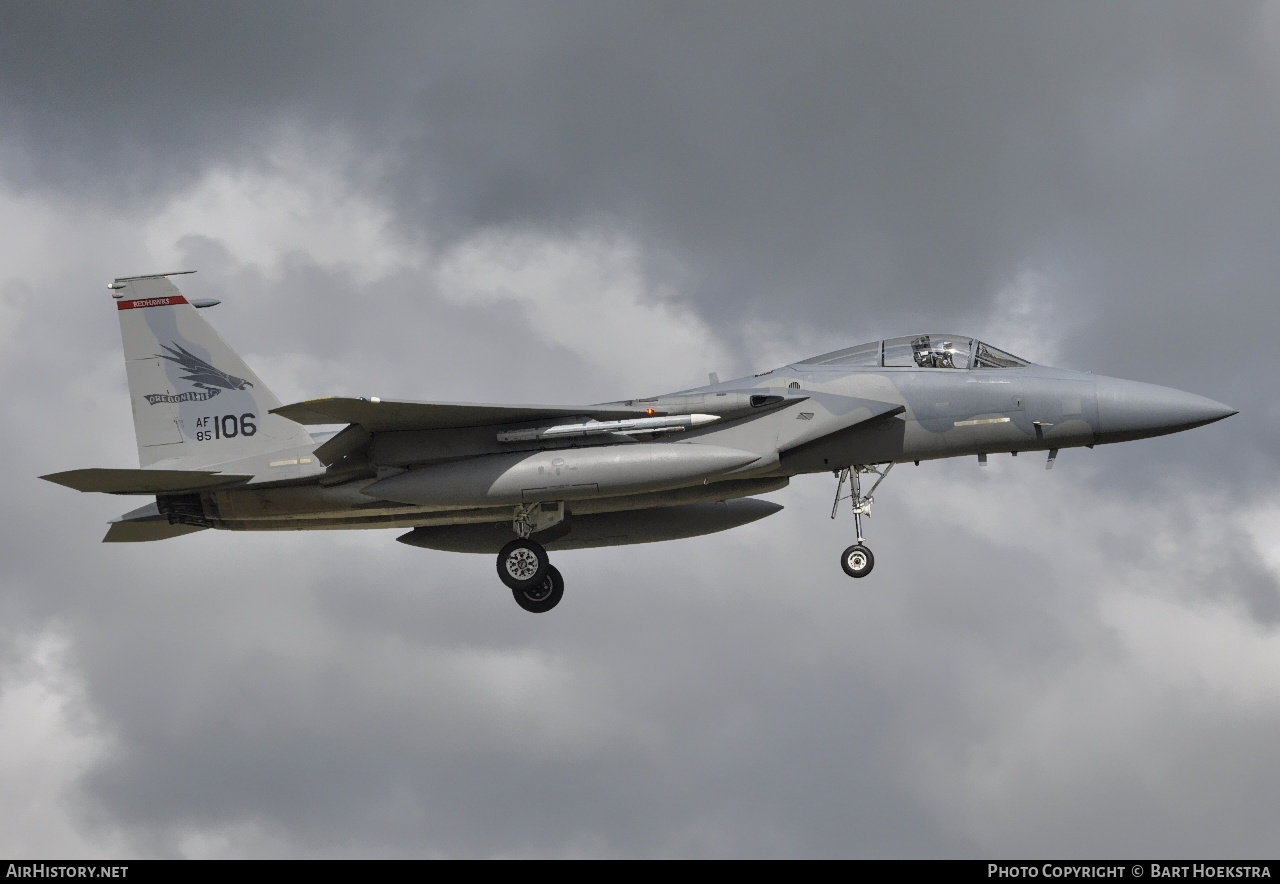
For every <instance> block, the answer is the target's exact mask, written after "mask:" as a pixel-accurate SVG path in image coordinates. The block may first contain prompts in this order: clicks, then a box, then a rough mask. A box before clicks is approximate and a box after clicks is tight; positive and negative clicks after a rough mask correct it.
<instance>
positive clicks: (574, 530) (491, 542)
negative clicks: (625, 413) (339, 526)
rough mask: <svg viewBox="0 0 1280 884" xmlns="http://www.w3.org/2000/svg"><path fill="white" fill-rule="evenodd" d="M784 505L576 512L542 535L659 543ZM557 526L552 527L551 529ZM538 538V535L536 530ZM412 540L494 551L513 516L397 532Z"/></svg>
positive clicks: (554, 544) (572, 540)
mask: <svg viewBox="0 0 1280 884" xmlns="http://www.w3.org/2000/svg"><path fill="white" fill-rule="evenodd" d="M781 510H782V506H781V505H780V504H776V503H773V502H772V501H769V500H757V499H755V498H752V497H747V498H741V499H738V500H727V501H724V502H722V503H690V504H684V505H683V506H664V507H658V508H654V509H642V510H625V511H623V512H617V513H593V514H590V515H581V516H580V515H576V514H575V515H573V516H571V517H569V518H568V519H566V521H565V523H563V524H564V525H565V527H566V528H567V530H565V531H563V532H560V531H557V532H556V533H555V534H554V535H553V536H550V537H547V538H545V539H544V540H540V542H542V543H543V546H544V547H545V548H546V549H548V550H550V551H552V552H555V551H556V550H562V549H594V548H596V547H601V546H622V545H624V544H632V543H656V542H658V541H663V540H679V539H681V538H684V537H699V536H701V535H703V534H714V533H716V532H717V531H727V530H729V529H730V528H737V527H739V526H740V525H746V524H749V523H751V522H755V521H758V520H760V519H763V518H765V517H766V516H772V515H773V514H774V513H776V512H780V511H781ZM553 530H554V529H553ZM534 537H535V539H536V538H538V535H536V534H535V535H534ZM396 540H399V541H400V542H401V543H407V544H408V545H409V546H420V547H423V548H425V549H442V550H447V551H448V552H465V553H485V554H487V555H493V554H494V553H496V552H497V551H498V550H500V549H502V547H503V546H505V545H506V544H508V543H510V542H511V522H510V520H508V521H505V522H494V523H489V524H478V525H439V526H433V527H424V528H415V529H413V530H412V531H410V532H409V533H408V534H402V535H400V536H399V537H397V538H396Z"/></svg>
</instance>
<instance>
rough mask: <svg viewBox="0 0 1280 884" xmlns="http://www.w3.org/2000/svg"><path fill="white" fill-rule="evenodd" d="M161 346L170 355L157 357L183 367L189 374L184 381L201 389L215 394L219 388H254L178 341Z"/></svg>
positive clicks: (160, 354)
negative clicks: (206, 360)
mask: <svg viewBox="0 0 1280 884" xmlns="http://www.w3.org/2000/svg"><path fill="white" fill-rule="evenodd" d="M160 346H161V348H163V349H164V350H166V351H168V353H169V355H168V356H166V355H164V354H163V353H157V354H156V356H158V357H159V358H161V359H167V360H169V361H170V362H175V363H177V364H178V365H180V366H182V368H183V370H184V371H186V372H188V373H187V374H185V375H183V376H182V379H183V380H184V381H190V382H191V383H192V384H194V385H195V386H197V387H200V388H201V389H204V390H209V391H210V392H214V391H216V390H217V389H219V388H220V389H223V390H243V389H244V388H245V387H252V386H253V384H252V383H250V382H249V381H246V380H245V379H244V378H238V377H236V376H235V375H233V374H227V373H226V372H225V371H222V370H221V369H219V368H215V367H214V366H212V365H210V364H209V363H208V362H205V361H204V360H203V359H201V358H200V357H199V356H197V355H196V354H194V353H192V352H191V351H190V350H187V349H186V348H185V347H183V346H182V345H181V344H179V343H177V342H176V341H175V342H174V343H173V346H171V347H166V346H165V345H164V344H161V345H160Z"/></svg>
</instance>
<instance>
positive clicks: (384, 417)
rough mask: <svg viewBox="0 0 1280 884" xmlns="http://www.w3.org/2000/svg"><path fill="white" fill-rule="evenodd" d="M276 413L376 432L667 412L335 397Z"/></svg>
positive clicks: (301, 420) (620, 417) (303, 421)
mask: <svg viewBox="0 0 1280 884" xmlns="http://www.w3.org/2000/svg"><path fill="white" fill-rule="evenodd" d="M272 413H273V414H278V415H281V416H282V417H287V418H288V419H289V420H291V421H294V422H296V423H299V424H305V425H307V426H315V425H318V424H358V425H360V426H362V427H364V428H365V429H366V430H368V431H369V432H371V433H385V432H388V431H391V430H454V429H461V428H463V427H488V426H499V425H502V424H518V423H525V422H530V421H540V420H563V419H566V418H572V417H586V418H594V419H595V420H623V419H625V418H642V417H653V416H654V415H655V414H657V415H661V414H663V413H664V412H661V411H650V410H649V409H647V408H625V407H618V406H610V407H608V408H602V407H600V406H593V405H572V406H557V405H472V404H468V403H463V402H394V401H383V400H379V399H350V398H342V397H331V398H328V399H309V400H307V401H306V402H295V403H293V404H292V405H283V406H281V407H280V408H276V409H273V410H272Z"/></svg>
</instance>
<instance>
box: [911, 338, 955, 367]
mask: <svg viewBox="0 0 1280 884" xmlns="http://www.w3.org/2000/svg"><path fill="white" fill-rule="evenodd" d="M911 350H912V355H914V356H915V360H916V365H918V366H920V367H921V368H955V367H956V360H955V357H956V354H957V353H958V352H959V351H958V350H957V349H956V347H955V344H954V342H952V341H940V342H938V343H937V344H934V343H932V342H931V341H930V340H929V336H928V335H924V336H923V337H919V338H916V339H915V340H914V341H912V342H911Z"/></svg>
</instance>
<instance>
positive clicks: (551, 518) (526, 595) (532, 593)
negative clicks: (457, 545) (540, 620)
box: [498, 503, 564, 614]
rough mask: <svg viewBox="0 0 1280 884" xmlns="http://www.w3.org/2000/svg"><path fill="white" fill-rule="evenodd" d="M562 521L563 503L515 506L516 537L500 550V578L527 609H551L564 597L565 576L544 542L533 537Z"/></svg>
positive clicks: (514, 526) (536, 612) (543, 610)
mask: <svg viewBox="0 0 1280 884" xmlns="http://www.w3.org/2000/svg"><path fill="white" fill-rule="evenodd" d="M562 521H564V504H563V503H552V504H547V503H535V504H529V505H524V506H517V507H516V509H515V518H514V519H513V520H512V523H511V527H512V529H513V530H514V531H515V532H516V539H515V540H513V541H511V542H510V543H508V544H507V545H506V546H504V547H503V548H502V550H501V551H500V552H499V553H498V577H499V579H501V580H502V582H503V583H505V584H506V585H507V587H508V588H509V589H510V590H511V593H512V595H514V596H515V599H516V604H518V605H519V606H520V607H522V608H524V609H525V610H526V611H532V612H533V613H535V614H542V613H544V612H546V611H550V610H551V609H552V608H554V607H555V606H556V605H557V604H559V603H560V599H561V598H562V597H563V596H564V577H562V576H561V575H560V571H559V570H558V569H556V568H555V567H554V566H552V564H551V562H550V561H549V560H548V559H547V551H546V550H545V549H543V548H542V544H540V543H538V541H536V540H533V539H532V538H530V536H529V535H531V534H533V532H535V531H542V530H545V529H547V528H550V527H551V526H553V525H556V524H559V523H560V522H562Z"/></svg>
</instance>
